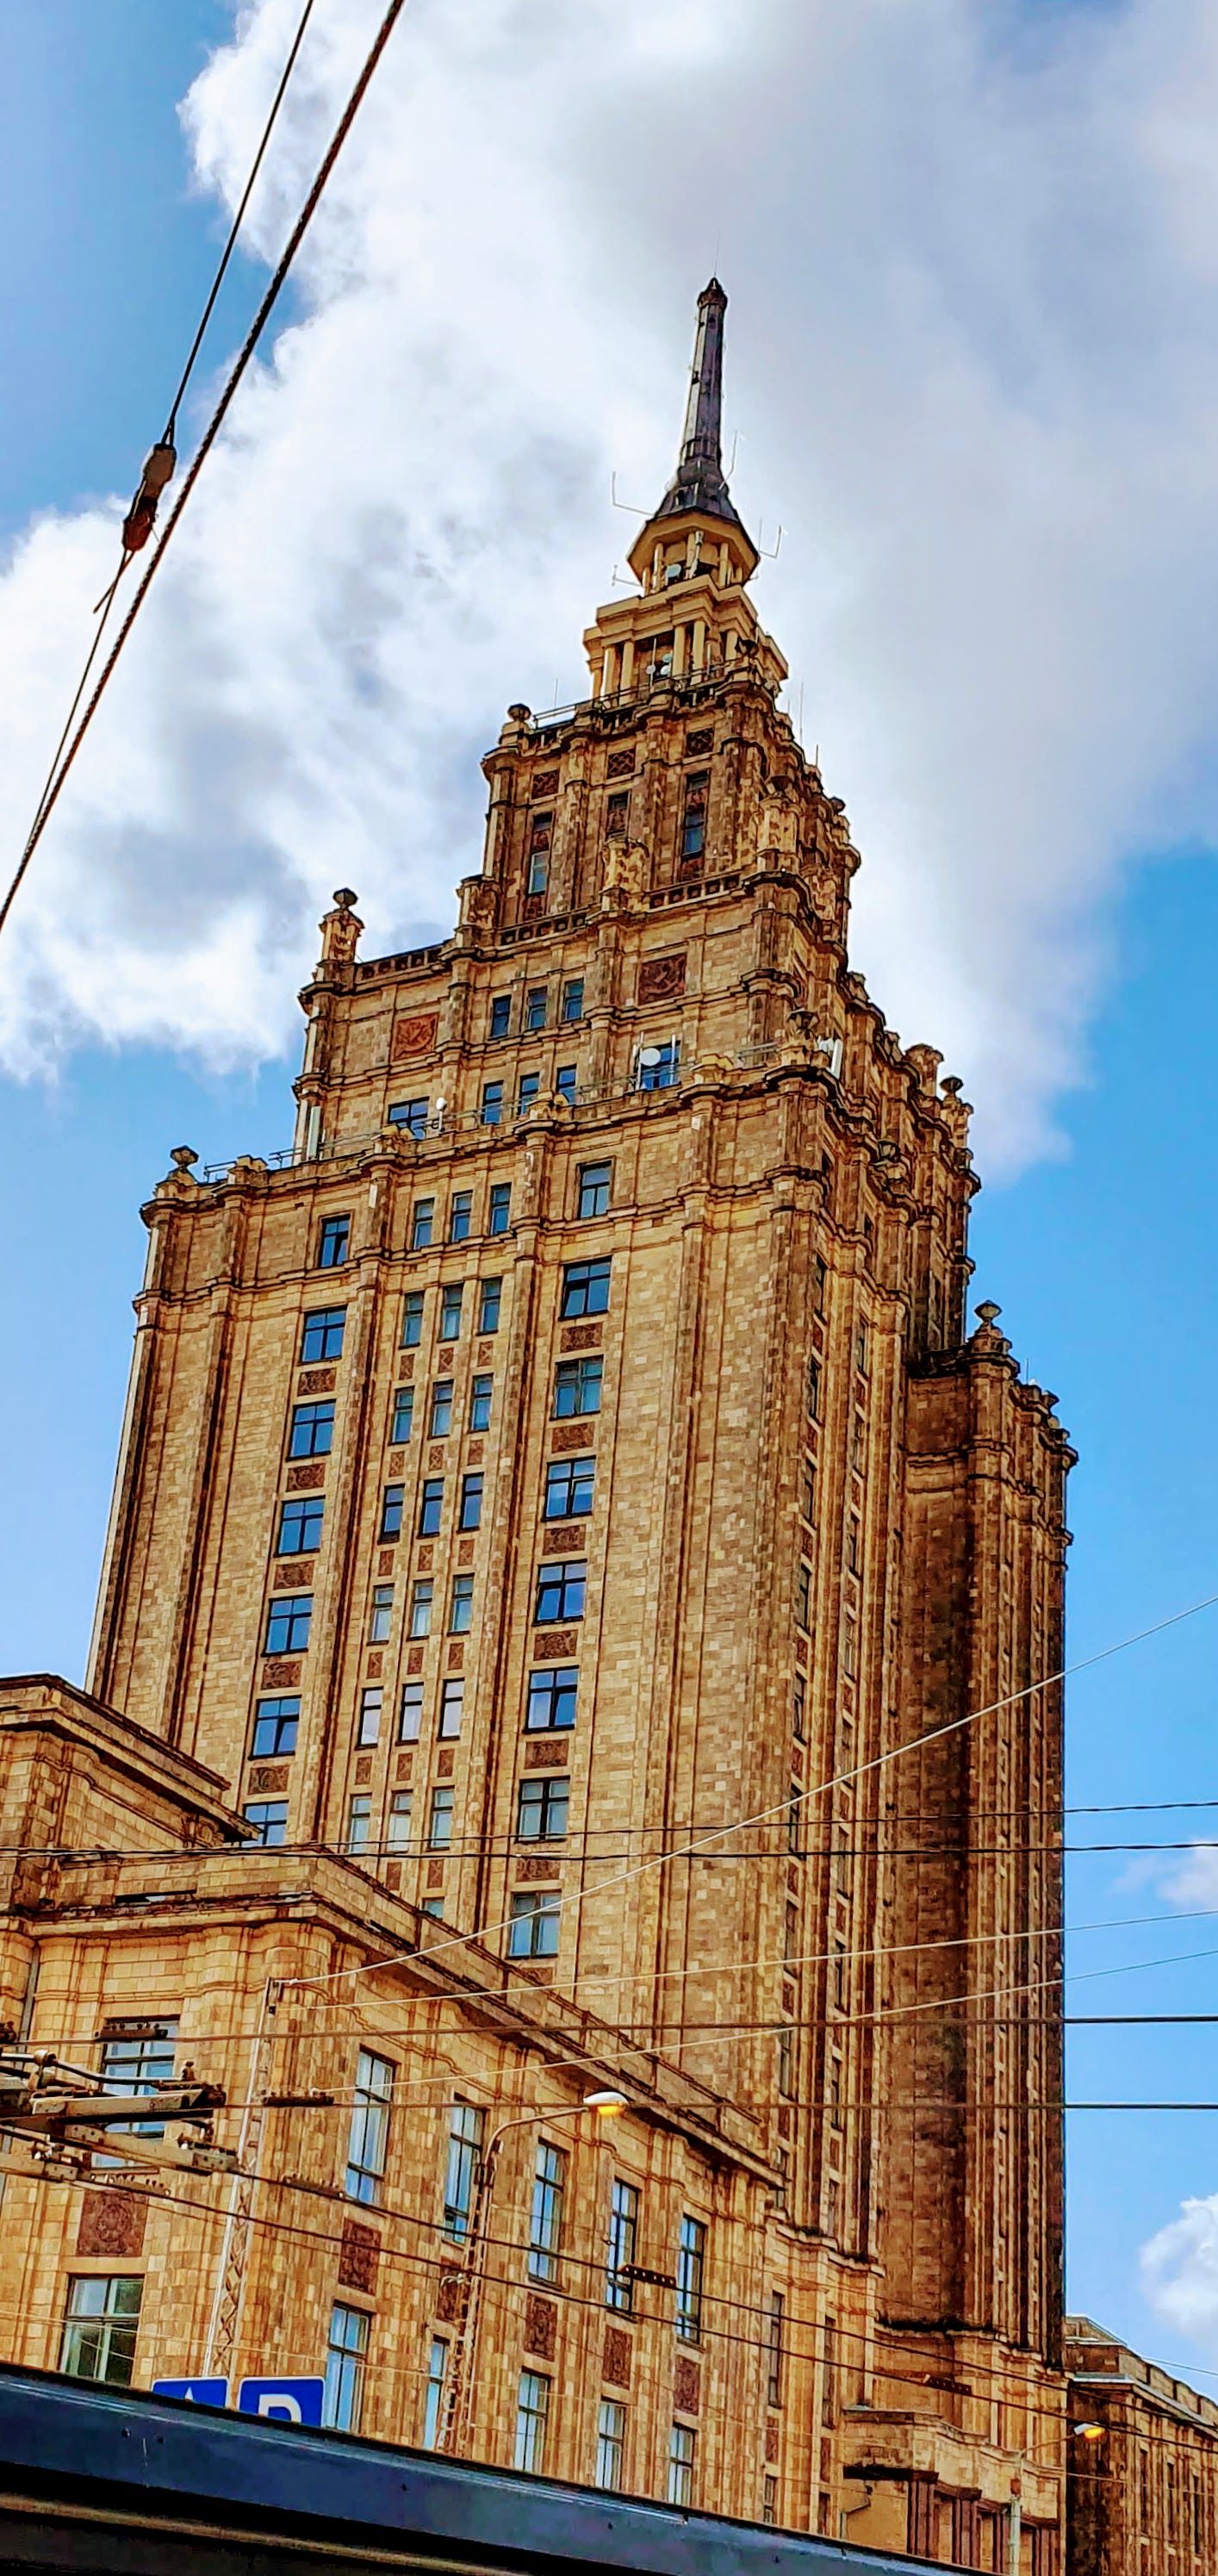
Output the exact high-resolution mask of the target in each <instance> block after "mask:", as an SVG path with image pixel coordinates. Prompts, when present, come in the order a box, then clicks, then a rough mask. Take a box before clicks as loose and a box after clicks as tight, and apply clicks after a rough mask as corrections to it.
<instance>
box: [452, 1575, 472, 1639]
mask: <svg viewBox="0 0 1218 2576" xmlns="http://www.w3.org/2000/svg"><path fill="white" fill-rule="evenodd" d="M473 1616H474V1578H473V1576H472V1574H454V1576H453V1585H452V1591H451V1593H450V1594H449V1600H448V1633H449V1636H450V1637H468V1635H469V1632H470V1627H471V1625H472V1622H473Z"/></svg>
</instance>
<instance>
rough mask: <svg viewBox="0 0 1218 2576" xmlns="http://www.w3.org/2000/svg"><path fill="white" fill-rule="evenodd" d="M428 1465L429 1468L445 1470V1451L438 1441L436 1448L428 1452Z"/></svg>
mask: <svg viewBox="0 0 1218 2576" xmlns="http://www.w3.org/2000/svg"><path fill="white" fill-rule="evenodd" d="M427 1464H428V1466H429V1467H439V1468H443V1465H444V1450H443V1448H442V1446H441V1445H440V1443H439V1442H438V1441H437V1442H436V1444H435V1446H434V1447H433V1448H431V1449H429V1450H428V1452H427Z"/></svg>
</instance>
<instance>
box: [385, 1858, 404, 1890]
mask: <svg viewBox="0 0 1218 2576" xmlns="http://www.w3.org/2000/svg"><path fill="white" fill-rule="evenodd" d="M385 1885H386V1887H387V1888H388V1890H389V1893H390V1895H391V1896H397V1895H398V1894H399V1892H400V1889H401V1885H402V1864H401V1862H400V1860H387V1861H386V1863H385Z"/></svg>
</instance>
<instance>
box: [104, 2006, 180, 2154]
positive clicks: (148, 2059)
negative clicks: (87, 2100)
mask: <svg viewBox="0 0 1218 2576" xmlns="http://www.w3.org/2000/svg"><path fill="white" fill-rule="evenodd" d="M177 2028H178V2025H177V2023H176V2021H167V2022H162V2023H161V2024H160V2026H159V2027H158V2028H153V2029H151V2030H145V2031H141V2032H138V2033H132V2035H131V2036H130V2037H129V2038H126V2039H118V2038H115V2039H107V2040H103V2042H102V2053H101V2071H102V2074H103V2075H104V2077H105V2079H106V2090H107V2092H109V2093H151V2092H152V2091H153V2089H154V2087H155V2086H156V2085H158V2084H168V2083H170V2082H172V2079H173V2067H174V2053H175V2042H176V2038H177ZM110 2126H111V2127H116V2126H117V2123H115V2122H111V2123H110ZM123 2126H124V2127H125V2128H127V2129H129V2130H130V2131H131V2132H132V2134H133V2135H134V2136H136V2137H140V2138H163V2137H164V2135H165V2123H164V2121H163V2120H128V2121H125V2122H124V2123H123ZM106 2161H107V2163H108V2162H109V2161H110V2159H109V2158H107V2159H106Z"/></svg>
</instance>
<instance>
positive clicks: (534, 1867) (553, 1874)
mask: <svg viewBox="0 0 1218 2576" xmlns="http://www.w3.org/2000/svg"><path fill="white" fill-rule="evenodd" d="M516 1876H517V1878H518V1879H519V1880H521V1881H523V1880H525V1879H530V1880H533V1881H534V1882H536V1881H537V1880H538V1879H546V1878H549V1879H556V1878H557V1876H558V1863H557V1861H556V1860H551V1858H550V1856H549V1854H548V1852H531V1853H530V1854H529V1857H528V1859H527V1860H518V1861H517V1863H516Z"/></svg>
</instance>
